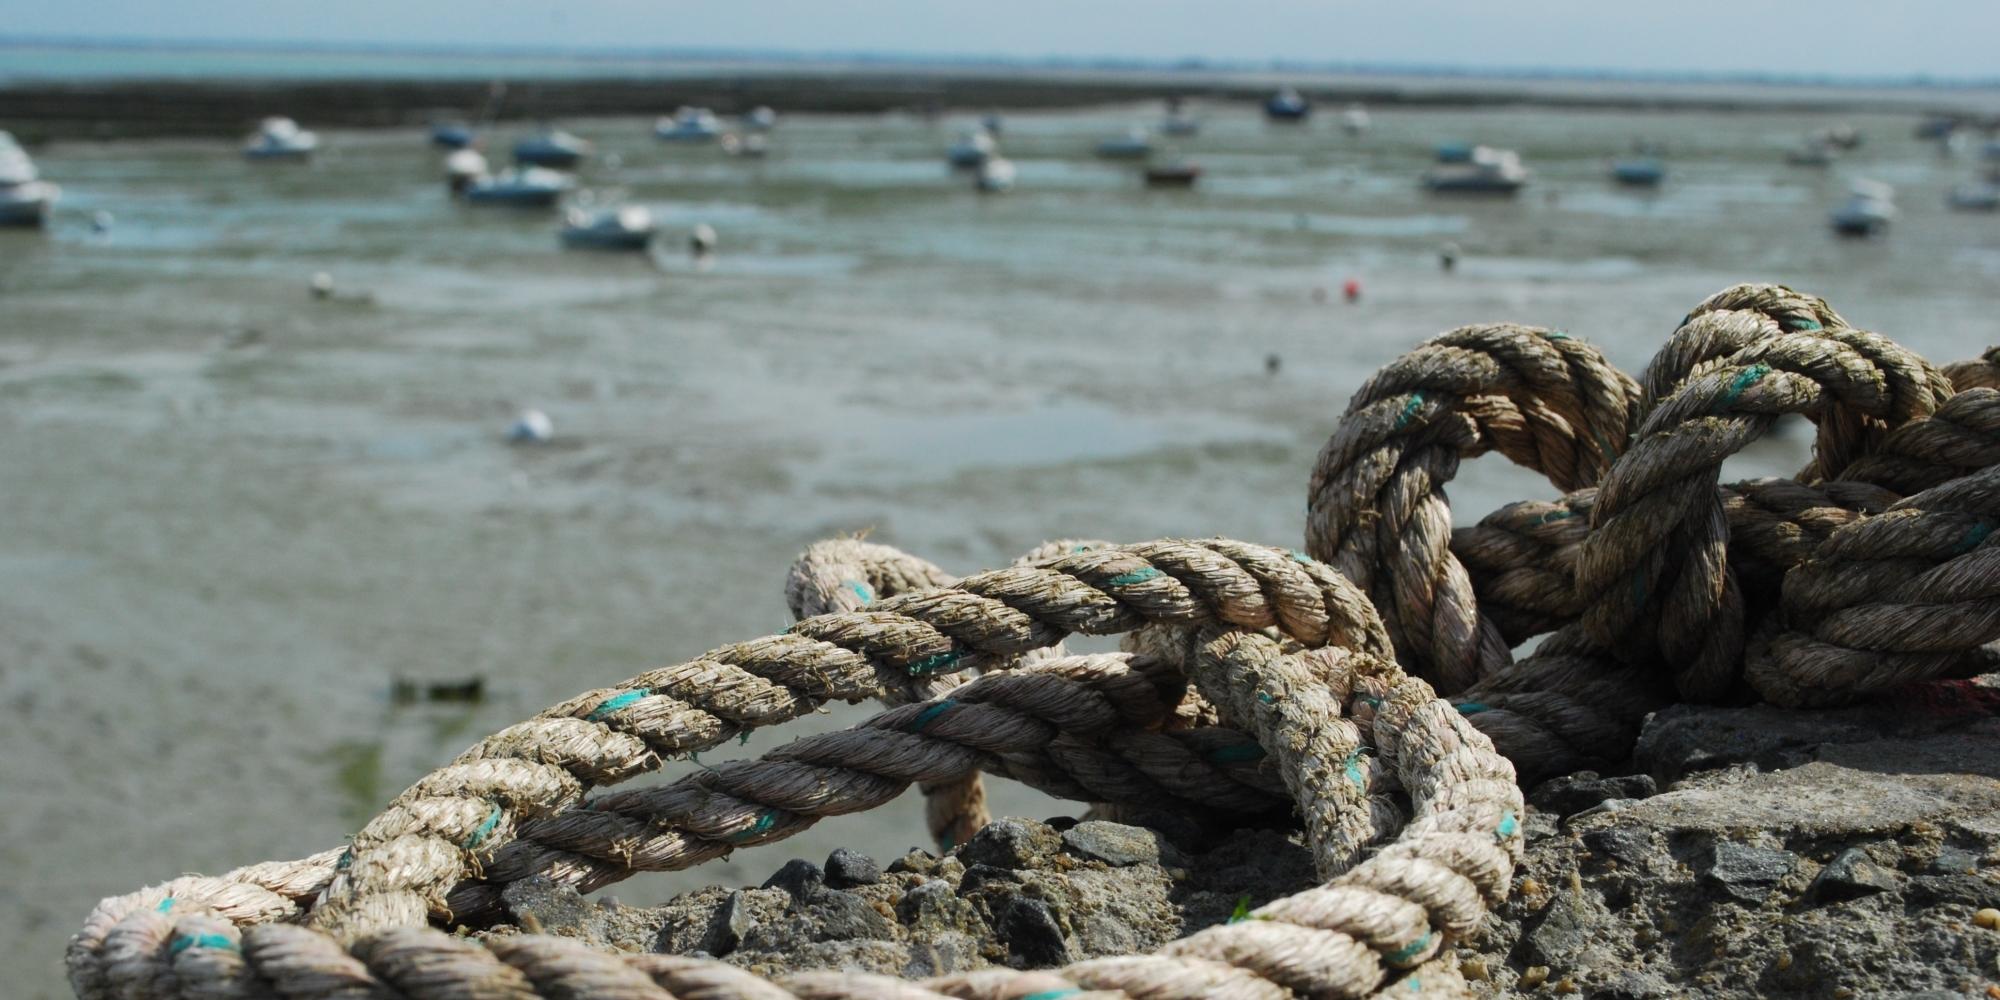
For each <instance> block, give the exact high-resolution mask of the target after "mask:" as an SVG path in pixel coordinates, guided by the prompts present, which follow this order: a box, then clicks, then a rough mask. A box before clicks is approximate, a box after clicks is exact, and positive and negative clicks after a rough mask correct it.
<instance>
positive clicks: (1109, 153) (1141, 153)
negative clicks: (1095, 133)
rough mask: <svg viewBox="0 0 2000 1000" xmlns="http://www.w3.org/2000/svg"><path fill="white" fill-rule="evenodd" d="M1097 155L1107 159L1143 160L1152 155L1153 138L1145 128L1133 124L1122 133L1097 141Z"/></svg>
mask: <svg viewBox="0 0 2000 1000" xmlns="http://www.w3.org/2000/svg"><path fill="white" fill-rule="evenodd" d="M1097 155H1098V156H1100V157H1102V158H1104V159H1107V160H1143V159H1145V158H1146V157H1148V156H1151V155H1153V140H1152V139H1150V138H1148V137H1147V135H1146V130H1145V129H1143V128H1139V127H1137V126H1134V127H1133V128H1132V129H1130V130H1128V131H1127V132H1126V133H1125V134H1124V135H1118V136H1112V137H1111V138H1109V139H1106V140H1104V141H1103V142H1100V143H1098V144H1097Z"/></svg>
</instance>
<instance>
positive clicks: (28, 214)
mask: <svg viewBox="0 0 2000 1000" xmlns="http://www.w3.org/2000/svg"><path fill="white" fill-rule="evenodd" d="M61 193H62V191H61V189H60V188H57V187H56V186H55V185H54V184H50V183H49V182H47V181H45V180H42V179H41V175H40V174H39V173H38V172H37V171H36V170H35V161H34V160H31V159H29V158H28V151H27V150H25V149H22V148H21V144H20V143H18V142H15V141H14V137H13V136H12V135H9V134H7V133H6V132H0V226H40V225H42V224H44V223H46V222H47V221H48V217H49V206H51V205H54V204H55V201H56V197H57V196H58V195H60V194H61Z"/></svg>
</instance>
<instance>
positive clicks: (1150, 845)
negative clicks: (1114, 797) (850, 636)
mask: <svg viewBox="0 0 2000 1000" xmlns="http://www.w3.org/2000/svg"><path fill="white" fill-rule="evenodd" d="M1062 845H1063V850H1065V851H1068V852H1069V853H1071V854H1074V855H1076V856H1078V857H1082V858H1089V859H1090V860H1092V861H1102V862H1104V863H1105V864H1107V865H1110V866H1112V867H1113V868H1123V867H1124V866H1126V865H1136V864H1143V863H1165V864H1169V865H1176V866H1178V865H1181V864H1185V863H1186V859H1185V858H1182V857H1181V852H1180V850H1179V849H1178V848H1176V847H1174V846H1173V845H1172V844H1170V843H1168V842H1167V840H1166V838H1165V837H1162V836H1160V835H1159V834H1158V833H1155V832H1153V831H1152V830H1147V829H1145V828H1143V827H1137V826H1126V825H1124V824H1123V823H1106V822H1104V821H1103V820H1086V821H1084V822H1082V823H1078V824H1077V825H1075V826H1073V827H1071V828H1069V829H1067V830H1064V831H1063V833H1062ZM1163 854H1165V855H1168V856H1167V857H1164V858H1163V857H1162V855H1163Z"/></svg>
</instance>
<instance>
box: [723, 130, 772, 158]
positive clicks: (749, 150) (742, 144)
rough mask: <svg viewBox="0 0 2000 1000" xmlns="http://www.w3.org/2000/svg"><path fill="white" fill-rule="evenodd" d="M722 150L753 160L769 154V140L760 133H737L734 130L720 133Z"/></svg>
mask: <svg viewBox="0 0 2000 1000" xmlns="http://www.w3.org/2000/svg"><path fill="white" fill-rule="evenodd" d="M722 151H723V152H724V153H727V154H729V155H730V156H744V157H748V158H750V159H753V160H757V159H762V158H764V157H765V156H768V155H770V152H771V140H769V139H766V138H764V137H763V136H761V135H758V134H755V133H752V134H750V135H737V134H736V133H734V132H724V133H723V134H722Z"/></svg>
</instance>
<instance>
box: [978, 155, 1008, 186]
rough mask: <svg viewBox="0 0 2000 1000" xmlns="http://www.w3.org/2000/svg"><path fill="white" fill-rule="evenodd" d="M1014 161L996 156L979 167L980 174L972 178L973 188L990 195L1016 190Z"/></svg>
mask: <svg viewBox="0 0 2000 1000" xmlns="http://www.w3.org/2000/svg"><path fill="white" fill-rule="evenodd" d="M1014 175H1015V170H1014V161H1012V160H1009V159H1007V158H1006V157H1004V156H1000V155H997V154H996V155H994V156H989V157H987V158H986V162H985V163H982V164H980V165H979V172H978V173H976V174H974V175H973V177H972V186H973V187H974V188H976V189H978V190H980V191H985V192H987V193H988V194H999V193H1001V192H1003V191H1012V190H1014Z"/></svg>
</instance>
